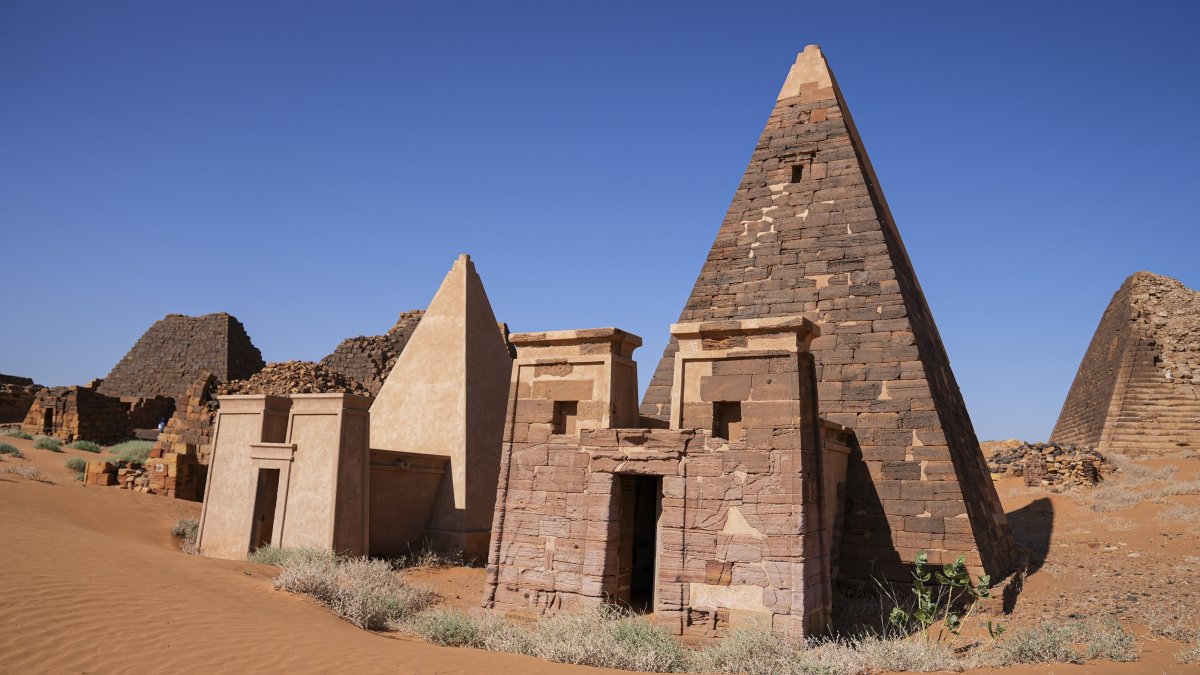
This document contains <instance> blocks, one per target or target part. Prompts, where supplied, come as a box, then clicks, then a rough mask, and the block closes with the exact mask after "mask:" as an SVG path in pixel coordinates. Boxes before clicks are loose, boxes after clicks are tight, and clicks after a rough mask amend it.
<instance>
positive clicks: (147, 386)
mask: <svg viewBox="0 0 1200 675" xmlns="http://www.w3.org/2000/svg"><path fill="white" fill-rule="evenodd" d="M263 365H265V364H264V363H263V358H262V353H261V352H259V351H258V347H255V346H254V343H252V342H251V341H250V336H249V335H247V334H246V328H245V327H244V326H243V325H242V322H241V321H238V320H237V318H236V317H233V316H231V315H229V314H226V313H224V312H219V313H217V314H205V315H204V316H184V315H182V314H168V315H166V316H165V317H163V318H162V319H159V320H158V321H155V322H154V325H152V326H150V328H149V330H147V331H146V332H145V333H143V334H142V336H141V337H140V338H138V341H137V342H136V343H134V345H133V348H132V349H130V350H129V353H127V354H126V355H125V356H124V357H123V358H122V359H121V360H120V362H118V363H117V365H116V366H114V367H113V369H112V372H110V373H109V374H108V376H107V377H105V378H104V380H103V381H102V382H101V383H100V386H99V387H97V388H96V391H98V392H100V393H101V394H105V395H107V396H118V397H121V396H128V397H133V396H137V397H154V396H170V397H173V398H176V399H182V398H183V397H184V396H185V395H186V394H187V390H188V387H190V386H191V385H192V383H193V382H194V381H195V380H196V378H197V377H199V376H200V373H202V372H209V373H212V374H213V375H215V376H216V377H217V379H219V380H221V381H222V382H228V381H230V380H241V379H245V378H247V377H250V376H251V375H253V374H255V373H257V372H258V371H260V370H262V368H263Z"/></svg>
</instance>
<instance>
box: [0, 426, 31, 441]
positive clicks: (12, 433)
mask: <svg viewBox="0 0 1200 675" xmlns="http://www.w3.org/2000/svg"><path fill="white" fill-rule="evenodd" d="M0 436H7V437H9V438H20V439H23V440H26V441H32V440H33V436H30V435H29V434H27V433H25V432H24V431H21V430H20V429H5V430H4V431H3V432H0Z"/></svg>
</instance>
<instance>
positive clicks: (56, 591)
mask: <svg viewBox="0 0 1200 675" xmlns="http://www.w3.org/2000/svg"><path fill="white" fill-rule="evenodd" d="M8 440H9V442H11V443H12V444H13V445H16V446H18V447H19V448H20V449H21V450H22V452H24V453H25V455H26V456H27V459H23V460H22V459H13V458H4V459H3V460H2V461H0V673H68V672H69V673H119V672H209V673H211V672H300V673H308V672H330V671H332V672H351V671H353V672H398V673H476V672H484V671H486V672H489V673H549V672H579V673H597V672H620V671H600V670H598V669H592V668H582V667H572V666H563V665H558V664H552V663H547V662H545V661H541V660H539V659H534V658H531V657H524V656H515V655H510V654H495V653H489V652H482V651H477V650H471V649H452V648H444V647H436V646H433V645H429V644H426V643H424V642H421V641H419V640H416V639H412V638H406V637H401V636H397V635H393V634H377V633H370V632H367V631H363V630H360V629H358V628H356V627H354V626H353V625H351V624H349V623H346V622H344V621H341V620H339V619H337V618H335V617H334V616H333V615H331V614H330V613H328V612H327V611H326V610H325V609H323V608H321V607H319V606H317V605H315V604H313V603H311V602H309V601H307V600H305V599H303V598H301V597H297V596H294V595H290V594H288V593H284V592H277V591H275V590H273V589H272V587H271V577H272V576H273V574H274V572H275V570H274V568H271V567H266V566H261V565H253V564H250V563H242V562H231V561H223V560H213V559H208V558H202V557H198V556H189V555H184V554H183V553H182V552H180V551H179V548H178V544H177V540H175V539H174V538H173V537H171V535H170V533H169V530H170V527H171V525H172V524H173V523H174V522H175V520H176V519H178V518H180V517H185V516H193V517H195V516H198V515H199V511H200V506H199V504H194V503H190V502H183V501H179V500H174V499H167V498H164V497H158V496H153V495H143V494H134V493H131V492H128V491H125V490H118V489H116V488H99V487H84V486H83V485H81V484H79V483H78V482H76V481H75V480H74V479H73V477H72V475H71V472H70V471H68V470H67V469H66V468H65V467H64V460H65V459H66V458H67V457H71V456H78V457H84V458H91V459H94V458H96V455H89V454H88V453H83V452H79V451H76V450H66V451H65V452H63V453H53V452H50V451H47V450H37V449H34V448H33V442H31V441H22V440H19V439H8ZM1164 463H1166V460H1159V461H1156V462H1155V464H1156V465H1158V464H1164ZM1178 463H1179V465H1180V468H1181V469H1182V470H1181V471H1180V476H1179V478H1180V479H1192V478H1194V477H1196V476H1197V475H1198V474H1197V468H1198V466H1200V462H1197V461H1196V460H1186V461H1184V460H1180V461H1179V462H1178ZM12 465H29V466H37V467H39V468H40V469H41V470H42V471H43V472H45V474H46V476H47V479H48V482H34V481H30V480H26V479H23V478H18V477H16V476H13V475H10V474H7V473H3V472H2V471H3V467H5V466H12ZM999 487H1000V494H1001V496H1002V498H1003V499H1004V502H1005V504H1006V507H1007V509H1008V511H1009V513H1010V519H1012V520H1013V525H1014V530H1015V531H1016V532H1017V534H1018V538H1020V539H1021V540H1022V541H1023V542H1024V543H1025V544H1026V545H1028V546H1030V547H1031V548H1033V549H1035V552H1036V553H1037V555H1038V556H1040V557H1041V562H1040V566H1039V568H1038V569H1036V570H1035V571H1034V573H1033V574H1032V575H1031V576H1030V577H1029V581H1028V583H1027V584H1026V585H1025V590H1024V591H1023V592H1022V593H1021V595H1020V597H1019V599H1018V601H1017V603H1016V610H1017V611H1016V613H1015V614H1014V615H1013V616H1012V617H1008V618H1006V619H1005V620H1006V621H1008V622H1010V623H1011V625H1013V626H1014V627H1015V626H1019V625H1021V624H1025V625H1029V624H1030V623H1036V622H1037V621H1039V620H1041V618H1042V617H1047V618H1049V617H1055V616H1060V617H1061V616H1065V615H1066V614H1067V612H1069V611H1073V610H1077V611H1081V612H1084V613H1085V614H1087V615H1089V616H1103V615H1104V614H1105V613H1106V612H1109V611H1112V612H1117V613H1114V614H1113V616H1114V617H1115V618H1118V619H1121V620H1122V623H1123V624H1125V625H1126V626H1131V627H1133V629H1134V631H1135V633H1137V635H1138V636H1139V644H1140V646H1141V649H1142V653H1141V660H1140V661H1138V662H1136V663H1122V664H1114V663H1090V664H1086V665H1082V666H1071V665H1060V664H1055V665H1044V666H1031V667H1022V668H1009V669H1004V670H999V671H973V672H976V673H984V672H995V673H1001V674H1004V675H1026V674H1033V673H1056V674H1059V675H1063V674H1070V673H1123V674H1133V673H1146V672H1152V673H1183V672H1200V668H1197V667H1194V666H1182V665H1180V664H1178V663H1177V662H1176V660H1175V659H1174V657H1173V654H1174V652H1175V651H1177V650H1178V649H1179V648H1180V645H1179V644H1178V643H1173V642H1170V641H1167V640H1161V639H1155V638H1154V637H1153V636H1151V635H1148V634H1147V630H1146V627H1145V625H1144V622H1140V621H1139V620H1138V619H1137V616H1138V615H1136V614H1129V613H1126V614H1121V613H1120V610H1117V609H1114V608H1115V607H1119V606H1120V604H1119V603H1122V602H1124V603H1126V604H1130V603H1131V602H1132V601H1126V600H1121V599H1120V598H1122V597H1124V596H1125V595H1126V594H1127V593H1128V592H1129V591H1148V592H1150V593H1151V595H1150V596H1146V597H1141V598H1139V600H1138V601H1137V602H1140V603H1144V604H1145V605H1151V606H1165V603H1185V604H1187V603H1191V602H1193V601H1194V600H1195V599H1196V598H1197V596H1198V595H1200V588H1198V586H1200V584H1197V583H1196V582H1195V581H1194V579H1195V575H1194V568H1195V567H1196V566H1197V562H1196V561H1198V560H1200V558H1197V557H1196V556H1200V546H1198V544H1200V536H1198V535H1197V533H1196V532H1194V531H1192V529H1193V528H1190V527H1188V526H1186V525H1185V524H1182V523H1163V522H1159V521H1156V520H1155V518H1154V515H1155V514H1156V513H1157V512H1158V511H1159V510H1160V509H1161V508H1162V506H1161V505H1154V504H1149V503H1147V504H1141V505H1139V506H1136V507H1134V508H1131V509H1127V510H1124V511H1119V512H1115V513H1103V514H1097V513H1093V512H1090V511H1088V510H1086V509H1085V508H1082V507H1081V505H1080V504H1079V503H1077V502H1076V501H1075V500H1073V499H1072V498H1071V497H1069V496H1066V495H1047V494H1045V493H1041V492H1037V491H1031V490H1028V489H1025V488H1024V487H1023V486H1022V485H1021V484H1020V483H1019V481H1014V480H1006V481H1001V483H1000V485H999ZM1173 501H1176V502H1179V503H1185V504H1197V503H1200V497H1195V496H1184V497H1179V498H1174V500H1173ZM1106 561H1108V562H1106ZM1105 565H1108V566H1109V567H1114V569H1118V570H1122V569H1123V570H1124V571H1125V576H1123V577H1119V578H1118V577H1115V576H1113V575H1112V572H1111V571H1108V572H1106V571H1105V569H1106V567H1105ZM1180 565H1183V566H1185V567H1187V570H1184V569H1183V568H1182V567H1179V566H1180ZM411 574H412V575H413V577H414V578H415V579H416V580H418V581H421V582H423V583H429V584H432V585H434V586H435V587H436V588H437V589H438V590H439V592H440V593H441V594H442V595H443V597H444V598H445V602H446V604H449V605H452V606H456V607H460V608H470V607H475V606H477V604H478V600H479V592H480V588H481V586H482V570H476V569H449V570H419V571H414V572H412V573H411ZM1113 598H1118V599H1115V600H1114V599H1113ZM1155 603H1162V604H1155Z"/></svg>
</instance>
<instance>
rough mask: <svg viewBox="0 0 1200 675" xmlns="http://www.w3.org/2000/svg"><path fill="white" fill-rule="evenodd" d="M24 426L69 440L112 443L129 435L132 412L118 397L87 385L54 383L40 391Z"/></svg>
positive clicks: (37, 432) (25, 428)
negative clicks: (63, 385) (130, 414)
mask: <svg viewBox="0 0 1200 675" xmlns="http://www.w3.org/2000/svg"><path fill="white" fill-rule="evenodd" d="M21 430H22V431H24V432H25V433H29V434H45V435H47V436H53V437H55V438H59V439H61V440H63V441H66V442H68V443H69V442H71V441H75V440H88V441H95V442H97V443H109V442H115V441H120V440H124V439H126V438H128V437H129V435H130V431H131V427H130V426H129V412H128V408H127V406H126V404H125V403H123V402H122V401H121V400H120V399H118V398H113V397H111V396H105V395H103V394H100V393H97V392H95V391H93V390H91V389H88V388H86V387H54V388H53V389H43V390H42V391H40V392H38V395H37V398H36V399H35V400H34V402H33V405H32V406H31V407H30V409H29V414H28V415H27V416H26V417H25V422H24V424H23V425H22V426H21Z"/></svg>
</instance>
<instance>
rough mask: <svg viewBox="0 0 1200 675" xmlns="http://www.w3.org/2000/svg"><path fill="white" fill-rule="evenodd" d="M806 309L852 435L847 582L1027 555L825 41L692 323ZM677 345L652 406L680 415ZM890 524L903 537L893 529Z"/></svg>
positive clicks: (804, 56)
mask: <svg viewBox="0 0 1200 675" xmlns="http://www.w3.org/2000/svg"><path fill="white" fill-rule="evenodd" d="M794 314H804V315H806V316H809V317H812V318H814V319H815V320H816V321H817V322H818V323H819V325H820V328H821V337H820V338H818V339H817V340H816V341H815V342H813V345H812V351H813V353H814V356H815V357H816V362H817V370H818V373H817V374H818V379H819V381H820V384H819V399H820V411H821V416H822V417H824V418H827V419H829V420H831V421H834V422H837V423H840V424H843V425H845V426H847V427H849V428H851V429H853V430H854V432H855V434H856V435H857V437H858V443H859V446H860V447H861V458H860V459H861V461H852V463H851V464H852V466H851V474H850V477H849V485H848V490H847V491H848V493H849V497H848V499H849V501H848V503H847V512H846V519H845V530H844V540H843V547H842V560H841V564H840V568H841V573H842V576H843V577H846V578H849V579H858V580H868V579H869V578H870V577H872V576H880V575H886V576H895V577H901V578H902V577H904V576H905V574H906V571H905V570H906V568H905V566H904V563H905V562H907V561H911V560H912V559H913V557H914V556H915V555H916V554H917V552H918V551H919V550H926V551H929V552H930V556H931V559H942V560H946V559H952V558H953V557H954V556H956V555H958V554H960V553H961V554H966V555H967V557H968V561H969V562H970V563H971V564H973V565H975V566H982V567H984V568H985V569H987V570H988V572H990V573H1002V572H1005V571H1007V570H1008V569H1009V568H1010V567H1011V565H1012V563H1013V562H1014V561H1015V559H1016V556H1017V550H1016V546H1015V544H1014V542H1013V539H1012V535H1011V533H1010V531H1009V528H1008V524H1007V520H1006V518H1005V515H1004V511H1003V510H1002V508H1001V506H1000V501H999V499H998V497H997V495H996V490H995V487H994V486H993V485H992V481H991V478H990V476H989V474H988V471H987V468H986V466H985V464H984V459H983V456H982V453H981V452H980V449H979V442H978V440H977V439H976V437H975V432H974V429H973V428H972V426H971V419H970V417H969V416H968V415H967V410H966V406H965V404H964V403H963V399H962V396H961V394H960V393H959V390H958V385H957V383H956V382H955V380H954V373H953V372H952V371H951V370H950V361H949V359H948V357H947V356H946V350H945V348H944V347H943V345H942V341H941V337H940V336H939V335H938V330H937V326H936V325H935V324H934V321H933V316H932V315H931V314H930V311H929V306H928V304H927V303H926V301H925V296H924V294H923V292H922V291H921V286H920V284H918V282H917V276H916V274H915V273H914V271H913V267H912V262H911V261H910V260H909V257H908V253H907V252H906V251H905V249H904V242H903V241H901V239H900V233H899V231H898V230H897V229H896V225H895V223H894V222H893V220H892V215H891V213H890V211H889V210H888V206H887V202H886V201H884V198H883V192H882V190H881V189H880V188H879V182H878V180H877V179H876V178H875V173H874V170H873V169H872V168H871V163H870V160H869V159H868V158H867V154H866V151H865V149H864V147H863V144H862V141H861V139H860V138H859V136H858V132H857V131H856V130H855V127H854V123H853V121H852V120H851V119H850V115H849V111H848V109H847V107H846V104H845V99H844V98H843V96H842V93H841V91H840V90H839V88H838V86H837V82H836V81H835V80H834V78H833V74H832V72H831V71H830V70H829V67H828V65H827V64H826V62H825V58H824V57H823V56H822V54H821V50H820V48H819V47H817V46H815V45H810V46H808V47H806V48H805V50H804V52H803V53H801V54H800V55H799V56H798V57H797V59H796V63H795V65H793V66H792V68H791V71H790V72H789V73H788V77H787V80H786V81H785V82H784V85H783V89H782V91H780V93H779V97H778V100H777V102H776V104H775V109H774V110H773V111H772V112H771V116H770V118H769V119H768V120H767V125H766V130H765V131H764V132H763V134H762V137H761V138H760V139H759V142H758V145H757V146H756V147H755V149H754V154H753V156H752V158H751V160H750V166H749V168H747V169H746V173H745V175H744V176H743V178H742V183H741V185H740V186H739V187H738V190H737V193H736V194H735V195H734V199H733V204H732V206H730V208H729V212H728V214H727V215H726V216H725V221H724V223H723V224H722V225H721V229H720V230H719V231H718V232H717V238H716V242H715V243H714V244H713V247H712V250H711V252H710V253H709V255H708V260H706V261H705V263H704V268H703V270H702V271H701V273H700V277H699V278H698V279H697V280H696V285H695V287H694V288H693V290H692V294H691V297H690V298H689V299H688V302H687V305H686V306H685V307H684V309H683V313H682V314H681V315H680V318H679V321H681V322H685V321H705V320H712V319H727V318H728V319H750V318H756V317H772V316H787V315H794ZM675 351H676V345H675V344H674V343H673V342H672V343H671V344H668V346H667V349H666V353H665V354H664V355H663V359H662V361H661V362H660V364H659V366H658V370H657V371H656V372H655V374H654V378H653V380H652V381H651V383H650V386H649V388H648V389H647V391H646V396H645V398H644V399H643V402H642V414H643V415H644V416H648V417H653V418H656V419H658V420H666V419H667V418H668V415H669V412H670V411H669V408H670V398H669V396H670V389H671V381H672V375H673V374H672V368H673V364H674V358H673V357H674V354H675ZM889 533H890V534H889Z"/></svg>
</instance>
